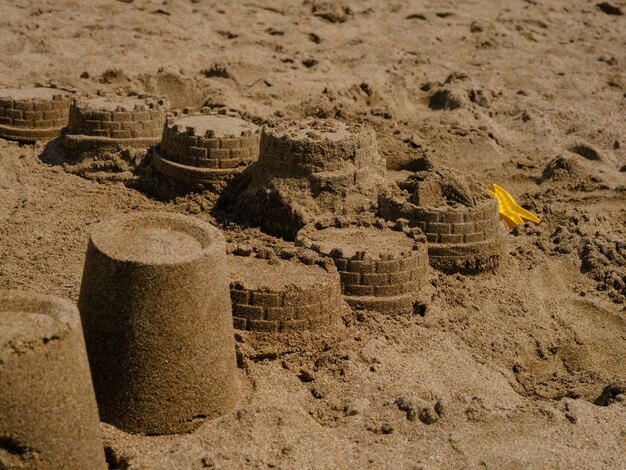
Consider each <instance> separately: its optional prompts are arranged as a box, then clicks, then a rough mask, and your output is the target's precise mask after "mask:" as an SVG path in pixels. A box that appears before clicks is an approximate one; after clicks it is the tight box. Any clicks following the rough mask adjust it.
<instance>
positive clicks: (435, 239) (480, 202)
mask: <svg viewBox="0 0 626 470" xmlns="http://www.w3.org/2000/svg"><path fill="white" fill-rule="evenodd" d="M379 213H380V215H381V216H382V217H384V218H385V219H387V220H392V221H397V220H406V221H407V223H408V224H409V225H410V226H412V227H419V228H420V229H421V230H422V231H423V232H424V233H425V235H426V238H427V240H428V256H429V259H430V264H431V265H432V266H433V267H435V268H437V269H439V270H441V271H444V272H448V273H454V272H462V273H476V272H481V271H487V270H492V269H495V268H496V267H497V266H498V264H499V263H500V258H501V256H502V239H501V237H499V235H498V234H499V226H500V222H499V213H498V201H497V200H496V199H493V198H490V197H489V196H488V195H487V193H486V192H485V191H484V189H483V188H482V187H480V185H477V184H476V183H475V182H473V181H471V180H469V179H468V178H467V177H464V176H463V175H459V174H458V173H453V172H451V171H449V170H447V169H439V170H428V171H422V172H416V173H414V174H413V175H411V176H410V177H408V178H407V179H406V180H404V181H401V182H400V183H398V185H397V187H396V188H395V189H392V190H390V191H389V192H387V193H386V194H384V195H383V196H381V199H380V201H379Z"/></svg>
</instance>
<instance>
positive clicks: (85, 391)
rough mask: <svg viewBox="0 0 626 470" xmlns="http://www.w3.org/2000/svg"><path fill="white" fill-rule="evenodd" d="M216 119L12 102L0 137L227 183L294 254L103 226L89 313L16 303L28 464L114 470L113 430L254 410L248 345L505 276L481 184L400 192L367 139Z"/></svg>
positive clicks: (158, 428) (440, 172)
mask: <svg viewBox="0 0 626 470" xmlns="http://www.w3.org/2000/svg"><path fill="white" fill-rule="evenodd" d="M61 103H62V104H61ZM8 111H12V112H11V113H9V112H8ZM203 111H204V112H201V113H198V114H194V113H192V112H190V111H188V112H183V113H169V112H168V110H167V100H165V99H157V98H150V97H136V96H134V97H120V96H111V97H102V96H99V97H93V98H77V97H71V96H70V95H69V94H66V93H62V92H58V90H50V89H30V90H27V89H21V90H4V91H0V119H2V120H0V135H2V136H5V137H7V138H12V139H20V140H40V139H55V141H57V143H58V144H59V145H60V147H61V148H62V149H63V151H64V152H67V153H68V154H69V155H71V156H73V157H74V158H98V157H97V156H98V155H102V151H103V149H108V150H106V151H107V152H113V151H114V150H111V149H115V148H117V149H123V148H126V147H130V146H133V147H135V148H144V149H145V148H148V147H149V148H150V149H149V151H147V152H146V153H145V157H144V158H143V162H142V164H143V165H148V166H149V167H150V168H151V169H152V170H153V173H154V175H157V177H159V178H164V179H166V180H167V179H171V180H174V181H177V182H180V183H184V184H190V185H197V184H204V183H208V182H211V181H215V180H216V179H226V180H227V181H228V184H227V186H226V189H224V193H223V195H222V196H223V198H222V201H221V204H222V205H223V206H224V207H225V208H226V209H225V210H228V211H230V212H231V213H234V214H238V216H239V217H241V218H242V219H245V220H248V221H251V222H253V223H255V224H257V225H259V226H260V227H261V228H262V229H264V230H265V231H266V232H268V233H270V234H274V235H278V236H282V237H284V238H286V239H288V240H292V241H293V247H292V248H291V249H283V250H278V249H269V248H268V249H253V248H251V249H242V248H241V247H238V248H236V249H232V247H231V248H227V244H226V242H225V240H224V237H223V235H222V233H221V232H220V231H219V230H218V229H217V228H216V227H214V226H212V225H210V224H207V223H205V222H202V221H199V220H197V219H195V218H192V217H188V216H182V215H177V214H170V213H162V212H155V213H133V214H126V215H123V216H117V217H114V218H111V219H109V220H104V221H102V222H100V223H98V224H97V225H96V226H95V227H94V228H93V229H92V232H91V237H90V241H89V245H88V247H87V255H86V260H85V266H84V272H83V281H82V284H81V291H80V296H79V301H78V308H77V307H76V306H74V305H72V304H70V303H68V302H66V301H63V300H60V299H57V298H52V297H48V296H44V295H40V294H36V293H26V292H16V291H9V292H7V291H5V292H2V293H0V311H2V312H3V313H2V314H0V321H2V323H6V326H7V327H6V328H2V329H1V331H2V333H1V335H2V336H1V338H2V345H3V347H2V348H1V349H0V364H1V365H2V373H1V374H0V414H1V415H2V416H6V417H7V419H4V420H3V421H2V422H1V423H0V436H6V438H5V439H7V442H9V441H10V443H11V446H12V448H15V449H19V452H15V453H13V454H12V457H11V458H15V459H16V460H20V461H21V462H26V464H27V466H31V467H33V468H38V467H41V468H105V463H104V456H103V451H102V445H101V442H100V438H99V435H98V420H99V419H100V420H102V421H104V422H107V423H110V424H113V425H115V426H116V427H118V428H120V429H122V430H125V431H128V432H133V433H145V434H168V433H178V432H186V431H189V430H192V429H194V428H195V427H197V426H198V425H199V424H200V423H201V422H202V421H203V420H205V419H211V418H214V417H217V416H220V415H223V414H225V413H229V412H231V411H232V410H234V409H236V408H237V406H238V397H239V391H238V388H239V387H238V384H237V362H236V354H235V341H234V329H237V330H241V331H245V332H246V333H245V334H248V335H252V336H253V337H258V338H259V341H262V340H263V338H270V339H271V340H272V341H274V342H280V341H282V338H290V339H289V341H297V340H298V337H299V336H298V335H301V334H306V332H308V331H317V330H320V329H322V330H323V329H324V328H340V325H341V322H338V319H339V318H340V317H341V316H342V315H349V314H350V311H351V310H350V308H352V309H370V310H377V311H380V312H384V313H388V314H419V315H423V314H424V311H425V309H426V307H427V303H428V299H427V297H428V285H429V283H428V277H429V272H430V267H429V264H430V265H432V266H433V267H435V268H438V269H441V270H443V271H446V272H455V271H463V272H471V273H475V272H479V271H483V270H493V269H494V268H495V267H496V266H497V265H498V263H499V261H500V258H501V237H500V236H499V221H498V207H497V201H496V200H495V199H490V198H488V197H485V196H484V195H483V194H482V190H481V189H480V187H479V186H478V185H477V184H476V183H475V182H473V181H472V180H471V179H469V178H467V177H465V176H464V175H457V174H454V173H452V172H450V171H448V170H446V169H433V168H429V169H425V170H424V171H420V172H415V173H412V174H409V175H405V176H404V179H398V180H393V181H392V180H391V179H390V178H389V177H388V175H387V174H386V170H385V163H384V159H383V158H382V157H380V155H379V153H378V151H377V144H376V136H375V133H374V131H373V130H372V129H371V128H369V127H367V126H363V125H350V124H345V123H343V122H339V121H334V120H304V121H296V122H285V123H282V124H280V125H278V126H274V127H264V128H263V129H262V130H259V129H258V127H257V126H255V125H253V124H251V123H249V122H246V121H245V120H243V119H241V117H239V116H237V115H235V114H234V113H229V112H221V113H213V112H212V111H211V110H208V109H205V110H203ZM18 112H19V113H18ZM48 112H50V113H56V114H46V113H48ZM55 116H57V117H55ZM58 116H61V117H58ZM18 118H19V119H18ZM48 118H49V119H48ZM8 119H10V121H9V120H8ZM81 155H82V156H81ZM94 156H96V157H94ZM79 312H80V313H79ZM294 338H295V339H294ZM59 436H62V437H61V438H59ZM3 458H4V457H3Z"/></svg>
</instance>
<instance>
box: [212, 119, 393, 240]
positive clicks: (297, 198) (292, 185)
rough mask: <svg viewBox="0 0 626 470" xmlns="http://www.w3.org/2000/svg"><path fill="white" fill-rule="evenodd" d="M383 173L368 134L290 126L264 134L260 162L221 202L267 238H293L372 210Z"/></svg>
mask: <svg viewBox="0 0 626 470" xmlns="http://www.w3.org/2000/svg"><path fill="white" fill-rule="evenodd" d="M385 172H386V170H385V160H384V158H383V157H381V156H380V155H379V154H378V151H377V147H376V134H375V132H374V130H373V129H372V128H370V127H367V126H363V125H351V124H346V123H344V122H340V121H335V120H317V119H307V120H304V121H289V122H285V123H283V124H280V125H278V126H277V127H271V128H270V127H266V128H264V129H263V131H262V133H261V143H260V153H259V161H258V162H257V163H256V164H255V165H253V166H251V167H250V169H249V171H248V172H246V174H245V175H244V176H243V177H242V179H241V180H240V181H239V184H238V185H234V187H233V188H232V190H231V192H230V193H229V194H227V195H226V196H225V198H224V202H225V204H226V205H227V206H234V208H235V210H236V212H238V213H239V214H240V215H241V217H244V218H246V219H248V220H250V221H251V222H253V223H255V224H258V225H260V226H261V227H262V228H263V229H264V230H266V231H267V232H269V233H272V234H275V235H279V236H285V237H288V238H292V237H294V236H295V234H296V232H297V231H298V230H299V229H301V228H302V227H304V226H305V225H306V224H308V223H311V222H314V221H315V220H317V219H318V218H319V217H322V216H327V215H330V214H339V215H348V214H358V213H363V212H368V211H371V210H373V209H375V208H376V204H377V199H378V194H379V192H380V190H381V188H382V187H383V186H384V184H385V182H384V176H385Z"/></svg>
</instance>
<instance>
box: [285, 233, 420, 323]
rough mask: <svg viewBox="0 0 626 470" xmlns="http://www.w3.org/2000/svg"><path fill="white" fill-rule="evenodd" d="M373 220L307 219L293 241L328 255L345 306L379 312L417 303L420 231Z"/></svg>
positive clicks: (412, 308)
mask: <svg viewBox="0 0 626 470" xmlns="http://www.w3.org/2000/svg"><path fill="white" fill-rule="evenodd" d="M378 225H379V226H378V227H374V226H371V225H370V224H365V225H363V224H361V225H359V224H354V223H352V224H350V223H346V224H339V225H326V224H322V223H318V224H311V225H308V226H307V227H305V228H303V229H302V230H300V231H299V232H298V234H297V235H296V244H297V245H299V246H304V247H306V248H310V249H312V250H314V251H316V252H317V253H320V254H321V255H324V256H328V257H330V258H331V259H332V260H333V261H334V263H335V266H336V267H337V270H338V271H339V275H340V278H341V289H342V292H343V294H344V298H345V299H346V301H347V302H348V304H349V305H350V306H351V307H353V308H361V309H371V310H377V311H380V312H383V313H402V312H411V313H412V312H414V311H416V310H419V309H421V308H423V305H424V302H423V300H424V299H423V298H421V295H420V291H421V289H422V288H423V287H424V286H425V284H426V282H427V280H428V254H427V251H426V244H425V243H424V241H425V240H424V239H423V235H422V233H421V231H420V230H419V229H418V230H414V231H411V230H407V233H404V232H403V231H394V230H391V229H389V228H388V227H387V226H386V225H382V224H378Z"/></svg>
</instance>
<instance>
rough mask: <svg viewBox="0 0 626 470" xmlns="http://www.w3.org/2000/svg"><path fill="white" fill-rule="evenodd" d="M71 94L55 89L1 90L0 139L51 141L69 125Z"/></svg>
mask: <svg viewBox="0 0 626 470" xmlns="http://www.w3.org/2000/svg"><path fill="white" fill-rule="evenodd" d="M71 96H72V95H71V94H70V93H68V92H65V91H62V90H57V89H55V88H43V87H41V88H5V89H0V137H5V138H8V139H15V140H25V141H31V140H48V139H53V138H55V137H57V136H58V135H59V134H60V133H61V129H62V128H63V127H64V126H65V125H66V124H67V120H68V113H69V107H70V101H71Z"/></svg>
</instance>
